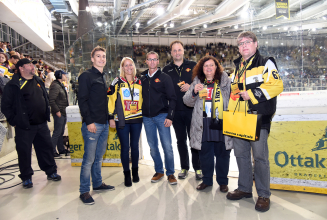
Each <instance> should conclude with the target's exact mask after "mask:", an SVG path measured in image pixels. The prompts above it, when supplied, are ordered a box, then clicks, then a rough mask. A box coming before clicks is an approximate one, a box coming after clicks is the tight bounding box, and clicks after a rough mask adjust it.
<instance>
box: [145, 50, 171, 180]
mask: <svg viewBox="0 0 327 220" xmlns="http://www.w3.org/2000/svg"><path fill="white" fill-rule="evenodd" d="M146 64H147V65H148V67H149V69H148V70H146V71H144V72H143V73H142V77H141V81H142V87H143V88H142V96H143V105H142V114H143V123H144V128H145V133H146V137H147V140H148V144H149V146H150V154H151V156H152V159H153V161H154V168H155V171H156V173H155V174H154V176H153V177H152V179H151V182H152V183H156V182H158V181H160V180H161V179H162V178H163V177H164V169H163V163H162V159H161V155H160V152H159V148H158V136H157V130H158V132H159V136H160V141H161V145H162V148H163V151H164V154H165V167H166V175H167V176H168V182H169V184H171V185H175V184H177V180H176V178H175V176H174V173H175V169H174V154H173V147H172V144H171V136H170V126H171V125H172V121H173V118H174V113H175V105H176V95H175V90H174V85H173V82H172V80H171V78H170V77H169V76H168V75H167V74H165V73H163V72H161V70H160V68H158V64H159V55H158V54H157V53H156V52H153V51H151V52H149V53H147V55H146Z"/></svg>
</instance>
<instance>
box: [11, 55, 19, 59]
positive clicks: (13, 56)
mask: <svg viewBox="0 0 327 220" xmlns="http://www.w3.org/2000/svg"><path fill="white" fill-rule="evenodd" d="M11 58H14V59H15V60H19V59H20V58H19V56H17V55H12V56H10V59H11Z"/></svg>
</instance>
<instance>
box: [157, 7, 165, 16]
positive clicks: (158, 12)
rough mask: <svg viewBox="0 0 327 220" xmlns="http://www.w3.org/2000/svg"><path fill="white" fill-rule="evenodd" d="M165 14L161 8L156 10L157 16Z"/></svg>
mask: <svg viewBox="0 0 327 220" xmlns="http://www.w3.org/2000/svg"><path fill="white" fill-rule="evenodd" d="M164 13H165V9H163V8H157V14H158V15H163V14H164Z"/></svg>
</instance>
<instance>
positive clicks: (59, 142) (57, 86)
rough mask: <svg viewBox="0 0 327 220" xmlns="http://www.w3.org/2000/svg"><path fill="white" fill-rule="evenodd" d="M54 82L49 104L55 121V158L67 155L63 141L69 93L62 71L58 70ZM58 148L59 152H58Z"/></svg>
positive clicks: (51, 87) (53, 143) (50, 91)
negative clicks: (63, 82)
mask: <svg viewBox="0 0 327 220" xmlns="http://www.w3.org/2000/svg"><path fill="white" fill-rule="evenodd" d="M54 76H55V77H56V80H54V81H53V82H52V83H51V85H50V88H49V103H50V106H51V113H52V116H53V120H54V130H53V133H52V138H51V139H52V145H53V152H54V155H55V157H59V156H60V154H65V153H66V152H65V147H64V141H63V135H64V132H65V125H66V119H67V117H66V107H67V106H68V105H69V104H68V97H67V92H66V89H65V86H64V84H62V81H64V80H65V78H66V74H65V72H64V71H62V70H56V72H55V74H54ZM56 146H57V147H58V152H59V154H58V153H57V150H56Z"/></svg>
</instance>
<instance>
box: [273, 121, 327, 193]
mask: <svg viewBox="0 0 327 220" xmlns="http://www.w3.org/2000/svg"><path fill="white" fill-rule="evenodd" d="M287 117H289V116H287V115H285V118H287ZM289 118H290V117H289ZM301 118H303V115H302V117H301V116H299V117H298V118H297V120H298V121H275V122H272V127H271V132H270V136H269V138H268V146H269V161H270V174H271V179H270V183H271V184H270V188H271V189H281V190H292V191H304V192H313V193H322V194H327V121H326V120H323V119H321V120H317V121H314V120H312V121H310V120H307V119H306V120H305V121H301Z"/></svg>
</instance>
